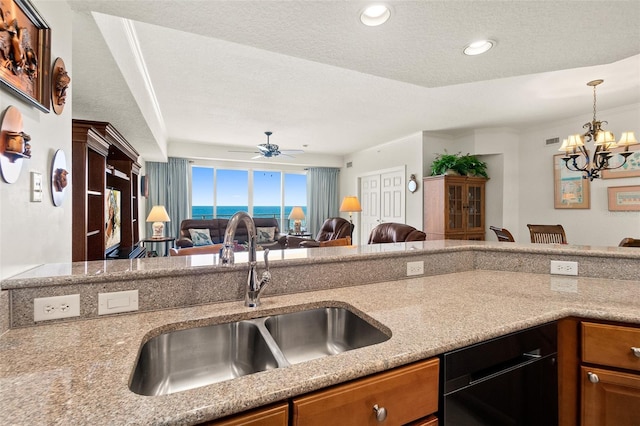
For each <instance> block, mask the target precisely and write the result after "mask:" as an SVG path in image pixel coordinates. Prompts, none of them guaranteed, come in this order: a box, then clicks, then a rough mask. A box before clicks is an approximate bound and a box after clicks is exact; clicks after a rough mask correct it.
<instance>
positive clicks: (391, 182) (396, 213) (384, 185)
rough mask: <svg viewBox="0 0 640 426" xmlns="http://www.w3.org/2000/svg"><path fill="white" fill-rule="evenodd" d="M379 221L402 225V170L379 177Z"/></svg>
mask: <svg viewBox="0 0 640 426" xmlns="http://www.w3.org/2000/svg"><path fill="white" fill-rule="evenodd" d="M380 191H381V196H380V221H381V222H396V223H404V194H405V192H404V170H401V171H393V172H388V173H383V174H381V175H380Z"/></svg>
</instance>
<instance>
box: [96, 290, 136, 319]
mask: <svg viewBox="0 0 640 426" xmlns="http://www.w3.org/2000/svg"><path fill="white" fill-rule="evenodd" d="M137 310H138V290H127V291H116V292H113V293H98V315H107V314H117V313H119V312H131V311H137Z"/></svg>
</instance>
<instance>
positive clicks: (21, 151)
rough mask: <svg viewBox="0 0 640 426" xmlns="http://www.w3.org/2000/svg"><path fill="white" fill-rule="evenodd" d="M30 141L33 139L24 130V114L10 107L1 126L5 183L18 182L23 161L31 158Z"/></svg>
mask: <svg viewBox="0 0 640 426" xmlns="http://www.w3.org/2000/svg"><path fill="white" fill-rule="evenodd" d="M29 141H31V137H30V136H29V135H28V134H26V133H25V132H24V131H23V130H22V114H21V113H20V111H19V110H18V108H16V107H14V106H9V107H8V108H7V109H6V110H5V111H4V115H3V116H2V124H1V126H0V172H2V178H3V179H4V180H5V182H7V183H14V182H16V181H17V180H18V176H20V170H21V169H22V161H23V160H24V159H25V158H31V144H30V143H29Z"/></svg>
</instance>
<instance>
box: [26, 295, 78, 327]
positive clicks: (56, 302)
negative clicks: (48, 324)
mask: <svg viewBox="0 0 640 426" xmlns="http://www.w3.org/2000/svg"><path fill="white" fill-rule="evenodd" d="M79 316H80V295H79V294H69V295H67V296H53V297H39V298H36V299H33V320H34V321H47V320H53V319H59V318H69V317H79Z"/></svg>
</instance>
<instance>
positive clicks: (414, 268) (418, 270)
mask: <svg viewBox="0 0 640 426" xmlns="http://www.w3.org/2000/svg"><path fill="white" fill-rule="evenodd" d="M422 274H424V260H419V261H417V262H407V276H408V277H410V276H412V275H422Z"/></svg>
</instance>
